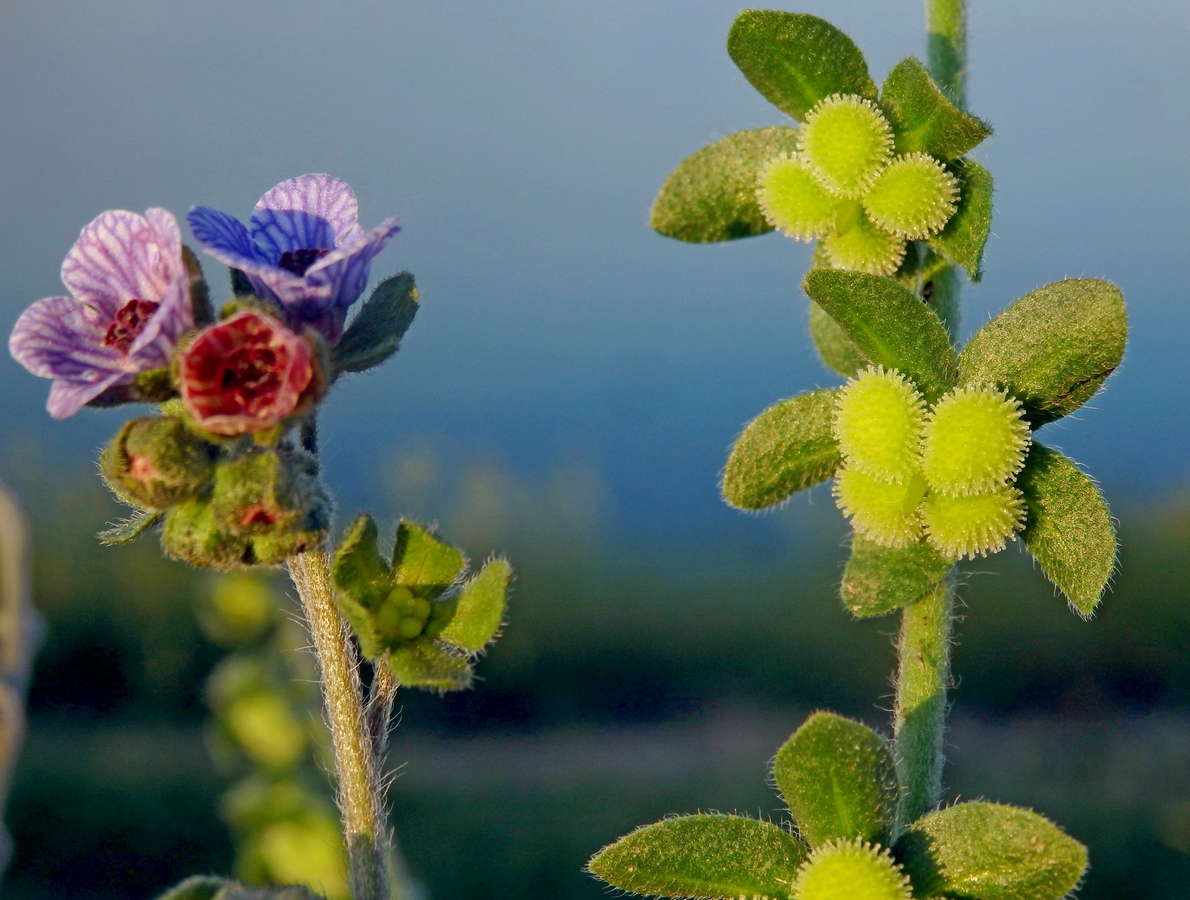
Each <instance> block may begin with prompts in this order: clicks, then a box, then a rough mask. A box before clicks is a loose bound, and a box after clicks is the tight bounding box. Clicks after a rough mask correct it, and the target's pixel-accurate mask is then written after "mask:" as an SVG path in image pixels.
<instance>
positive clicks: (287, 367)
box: [179, 309, 314, 435]
mask: <svg viewBox="0 0 1190 900" xmlns="http://www.w3.org/2000/svg"><path fill="white" fill-rule="evenodd" d="M179 376H180V378H179V380H180V381H181V385H182V403H183V404H184V405H185V407H186V411H187V412H188V413H189V414H190V415H191V416H192V417H193V418H194V421H195V422H196V423H197V424H198V425H199V427H201V428H203V429H204V430H206V431H210V432H212V433H214V434H228V435H232V434H251V433H253V432H257V431H264V430H265V429H266V428H272V427H273V426H274V425H276V424H277V423H278V422H280V421H281V420H282V419H284V418H285V417H286V416H288V415H290V414H292V413H293V412H294V411H295V410H296V409H297V407H298V404H299V403H300V402H301V400H302V395H303V393H304V392H305V391H306V389H307V388H308V387H310V385H311V382H313V381H314V361H313V352H312V350H311V348H310V344H309V343H307V342H306V341H305V340H304V339H302V338H301V337H299V336H298V335H296V334H294V333H293V332H292V331H290V330H289V329H288V328H286V327H285V326H284V325H282V324H281V323H280V322H279V321H277V320H276V319H274V318H273V317H272V316H270V315H268V314H266V313H263V312H257V311H256V310H251V309H248V310H244V311H243V312H239V313H236V314H235V315H233V316H231V317H230V318H229V319H226V320H224V321H223V322H220V323H218V324H217V325H212V326H210V327H209V328H206V329H204V330H203V331H201V332H200V333H199V334H198V336H197V337H196V338H195V339H194V341H193V342H192V343H191V344H190V346H189V347H187V348H186V350H185V352H184V353H183V354H182V359H181V366H180V369H179Z"/></svg>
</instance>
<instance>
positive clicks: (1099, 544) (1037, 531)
mask: <svg viewBox="0 0 1190 900" xmlns="http://www.w3.org/2000/svg"><path fill="white" fill-rule="evenodd" d="M1016 486H1017V487H1018V488H1020V490H1021V493H1023V494H1024V495H1025V503H1026V504H1027V506H1028V510H1029V512H1028V518H1027V519H1026V520H1025V530H1024V532H1023V534H1022V535H1021V538H1022V539H1023V540H1024V542H1025V549H1027V550H1028V551H1029V553H1030V554H1032V556H1033V558H1034V559H1036V560H1037V562H1038V563H1039V564H1040V565H1041V571H1042V572H1044V573H1045V576H1046V578H1048V579H1049V580H1050V581H1052V582H1053V583H1054V584H1055V585H1057V587H1058V589H1059V590H1060V591H1061V592H1062V593H1063V594H1065V595H1066V599H1067V600H1068V601H1070V605H1071V607H1072V608H1073V609H1074V611H1075V612H1076V613H1078V614H1079V615H1080V616H1082V617H1083V618H1086V617H1088V616H1090V615H1091V613H1092V612H1094V610H1095V607H1096V606H1097V605H1098V604H1099V600H1100V598H1101V597H1102V596H1103V592H1104V590H1105V589H1106V588H1107V583H1108V580H1109V579H1110V578H1111V574H1112V571H1113V570H1114V569H1115V566H1116V529H1115V527H1114V526H1113V525H1112V520H1111V513H1110V512H1109V511H1108V508H1107V503H1106V501H1104V499H1103V495H1102V494H1101V493H1100V492H1099V488H1097V487H1096V486H1095V483H1094V482H1093V481H1091V479H1090V478H1088V477H1087V476H1086V475H1084V474H1083V473H1082V472H1081V471H1079V469H1078V466H1076V465H1075V464H1074V463H1073V462H1071V461H1070V460H1069V459H1067V458H1066V457H1065V456H1063V455H1062V454H1061V453H1059V452H1058V451H1057V450H1051V449H1050V448H1049V447H1046V446H1044V445H1042V444H1039V443H1037V442H1036V441H1034V442H1033V446H1032V447H1030V448H1029V455H1028V456H1027V457H1026V458H1025V467H1024V469H1022V470H1021V473H1020V474H1019V475H1018V476H1017V479H1016Z"/></svg>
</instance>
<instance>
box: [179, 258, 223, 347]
mask: <svg viewBox="0 0 1190 900" xmlns="http://www.w3.org/2000/svg"><path fill="white" fill-rule="evenodd" d="M182 264H183V265H184V266H185V267H186V274H187V275H188V276H190V290H189V300H190V312H191V313H192V314H193V316H194V324H195V325H196V326H197V327H198V328H205V327H206V326H207V325H210V324H211V323H212V322H214V321H215V307H213V306H212V305H211V292H210V291H209V290H208V289H207V281H206V279H205V278H203V277H202V265H201V264H200V263H199V261H198V257H197V256H195V255H194V251H193V250H191V249H190V248H189V247H187V246H185V245H184V244H183V245H182Z"/></svg>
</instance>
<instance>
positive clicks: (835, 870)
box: [793, 841, 912, 900]
mask: <svg viewBox="0 0 1190 900" xmlns="http://www.w3.org/2000/svg"><path fill="white" fill-rule="evenodd" d="M793 895H794V897H795V898H796V900H909V898H910V897H911V896H912V893H911V888H910V885H909V877H908V876H907V875H906V874H905V873H904V872H903V871H901V868H900V866H898V865H897V864H896V863H895V862H894V861H893V858H892V857H891V856H890V855H889V853H888V851H887V850H885V849H884V848H883V847H879V846H873V845H872V844H869V843H867V842H866V841H832V842H831V843H829V844H823V845H822V846H821V847H819V848H818V849H817V850H815V851H814V852H813V853H812V854H810V858H809V859H807V860H806V861H805V862H804V863H802V866H801V868H800V869H799V870H798V873H797V881H795V882H794V888H793Z"/></svg>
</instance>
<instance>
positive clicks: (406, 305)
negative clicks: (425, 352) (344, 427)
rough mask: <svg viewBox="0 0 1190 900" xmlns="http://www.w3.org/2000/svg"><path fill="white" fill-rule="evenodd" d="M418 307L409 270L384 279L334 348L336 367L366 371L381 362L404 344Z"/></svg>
mask: <svg viewBox="0 0 1190 900" xmlns="http://www.w3.org/2000/svg"><path fill="white" fill-rule="evenodd" d="M417 308H418V296H417V285H415V284H414V282H413V276H412V275H410V274H409V273H408V272H401V273H400V274H399V275H394V276H393V277H392V278H386V279H385V280H384V281H382V282H380V284H378V285H376V289H375V290H374V291H372V295H371V296H370V297H368V299H367V301H366V302H365V303H364V305H363V306H362V307H360V311H359V313H358V314H357V315H356V317H355V318H354V319H352V320H351V324H350V325H349V326H347V330H346V331H345V332H343V337H342V338H340V340H339V343H338V344H336V345H335V347H334V349H333V350H332V351H331V357H332V361H333V362H334V365H335V369H336V370H337V371H339V372H363V371H365V370H367V369H371V368H374V367H376V366H378V365H380V364H381V363H382V362H384V361H385V360H386V359H388V358H389V357H390V356H392V355H393V354H394V353H396V352H397V348H398V347H400V346H401V338H402V337H404V336H405V332H406V331H408V330H409V326H410V325H412V324H413V317H414V316H415V315H417Z"/></svg>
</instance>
